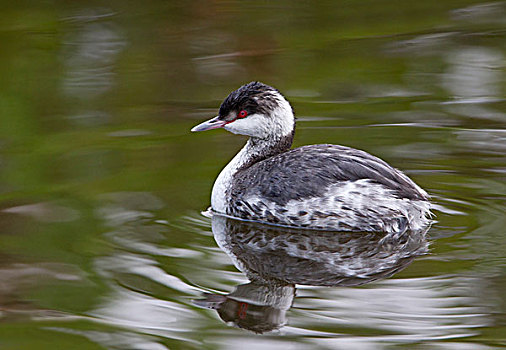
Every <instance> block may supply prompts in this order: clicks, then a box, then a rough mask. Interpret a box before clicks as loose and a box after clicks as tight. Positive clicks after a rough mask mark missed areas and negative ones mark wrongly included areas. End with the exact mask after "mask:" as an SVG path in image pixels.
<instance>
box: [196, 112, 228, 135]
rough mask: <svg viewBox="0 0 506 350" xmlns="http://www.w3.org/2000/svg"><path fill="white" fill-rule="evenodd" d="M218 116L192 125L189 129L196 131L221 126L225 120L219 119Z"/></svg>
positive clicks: (224, 123)
mask: <svg viewBox="0 0 506 350" xmlns="http://www.w3.org/2000/svg"><path fill="white" fill-rule="evenodd" d="M218 118H219V116H217V117H214V118H213V119H209V120H206V121H205V122H203V123H200V124H199V125H197V126H194V127H193V128H192V130H191V131H192V132H196V131H206V130H211V129H218V128H223V127H224V126H225V125H226V124H227V122H226V121H224V120H220V119H218Z"/></svg>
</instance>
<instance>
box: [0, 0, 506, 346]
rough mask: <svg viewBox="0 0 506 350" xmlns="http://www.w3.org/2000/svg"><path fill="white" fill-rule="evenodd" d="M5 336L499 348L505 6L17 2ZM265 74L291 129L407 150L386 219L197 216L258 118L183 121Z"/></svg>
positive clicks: (6, 126) (1, 245)
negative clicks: (404, 231) (411, 216)
mask: <svg viewBox="0 0 506 350" xmlns="http://www.w3.org/2000/svg"><path fill="white" fill-rule="evenodd" d="M0 18H1V21H0V45H1V46H0V47H1V50H0V81H1V84H0V113H1V118H0V349H2V350H3V349H8V350H11V349H13V350H14V349H16V350H18V349H140V350H164V349H236V348H241V349H258V348H264V349H386V348H408V349H480V350H481V349H495V348H499V347H501V346H505V345H506V316H505V310H506V298H505V295H506V293H505V290H506V277H505V271H506V215H505V212H506V157H505V154H506V131H505V130H506V100H505V96H506V79H505V71H506V3H505V2H503V1H497V2H479V1H463V0H451V1H423V2H420V1H403V2H401V1H360V2H358V1H357V2H352V1H336V2H331V1H321V2H302V1H301V2H291V1H281V2H262V1H255V2H250V1H229V2H215V1H197V2H189V3H182V2H163V1H147V2H143V3H142V4H141V3H134V2H119V1H110V2H107V3H105V2H99V1H90V2H51V1H48V2H24V1H21V2H19V1H18V2H8V3H7V2H4V3H3V4H2V11H1V12H0ZM252 80H260V81H263V82H265V83H267V84H270V85H272V86H275V87H276V88H278V89H279V90H280V91H282V92H283V93H284V94H285V96H286V97H287V98H288V99H289V100H290V102H291V103H292V106H293V108H294V110H295V113H296V116H297V118H298V121H297V133H296V136H295V142H294V146H301V145H305V144H315V143H334V144H342V145H346V146H350V147H354V148H358V149H363V150H366V151H368V152H370V153H372V154H374V155H376V156H379V157H380V158H382V159H384V160H386V161H387V162H389V163H390V164H392V165H393V166H395V167H397V168H400V169H402V170H403V171H405V172H406V174H408V175H409V176H410V177H411V178H413V179H414V180H415V182H417V183H418V184H419V185H420V186H421V187H423V188H424V189H426V190H427V192H429V194H430V195H431V197H432V201H433V202H434V204H435V206H436V209H435V210H434V213H435V215H436V218H435V219H436V222H434V223H433V225H432V226H431V227H430V228H429V229H428V231H426V232H425V231H424V232H415V233H412V234H411V235H404V236H389V235H382V234H370V233H338V234H329V233H328V232H310V231H303V230H302V231H296V230H289V229H275V228H273V227H266V226H262V225H256V224H252V223H243V222H235V221H234V220H229V219H226V218H220V217H213V218H212V219H211V218H210V217H209V216H208V215H203V214H202V212H203V211H205V210H206V209H207V207H208V206H209V203H210V190H211V187H212V185H213V182H214V180H215V178H216V176H217V174H218V173H219V171H220V170H221V169H222V168H223V167H224V166H225V164H226V163H227V162H228V161H229V160H230V159H231V158H232V156H233V155H234V154H235V153H236V152H237V151H238V150H239V148H240V147H241V146H242V145H243V144H244V142H245V138H244V137H241V136H236V135H232V134H230V133H227V132H225V131H223V130H214V131H208V132H205V133H198V134H191V133H190V131H189V130H190V129H191V127H192V126H194V125H196V124H198V123H199V122H201V121H203V120H205V119H209V118H210V117H213V116H214V115H216V113H217V110H218V108H219V105H220V103H221V101H222V100H223V98H224V97H226V96H227V95H228V93H229V92H230V91H232V90H234V89H236V88H238V87H239V86H241V85H242V84H244V83H246V82H249V81H252Z"/></svg>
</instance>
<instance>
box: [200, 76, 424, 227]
mask: <svg viewBox="0 0 506 350" xmlns="http://www.w3.org/2000/svg"><path fill="white" fill-rule="evenodd" d="M217 128H224V129H225V130H228V131H230V132H232V133H234V134H241V135H246V136H249V139H248V141H247V142H246V145H245V146H244V147H243V148H242V149H241V150H240V151H239V153H237V155H236V156H235V157H234V158H233V159H232V160H231V161H230V163H228V165H227V166H225V168H224V169H223V170H222V171H221V173H220V174H219V175H218V178H217V179H216V182H215V183H214V186H213V189H212V194H211V207H212V210H213V212H216V213H218V214H224V215H227V216H232V217H236V218H240V219H244V220H251V221H259V222H264V223H269V224H275V225H282V226H291V227H299V228H308V229H321V230H330V231H376V232H403V231H404V230H406V229H412V230H418V229H421V228H423V227H425V226H427V225H428V224H429V223H430V219H429V216H430V215H431V213H430V203H429V196H428V195H427V193H426V192H425V191H424V190H423V189H421V188H420V187H419V186H417V185H416V184H415V183H414V182H413V181H412V180H411V179H410V178H408V177H407V176H406V175H404V174H403V173H402V172H401V171H399V170H397V169H394V168H393V167H391V166H390V165H388V164H387V163H386V162H384V161H383V160H381V159H379V158H377V157H375V156H372V155H370V154H369V153H366V152H364V151H360V150H356V149H353V148H349V147H345V146H337V145H329V144H322V145H309V146H302V147H299V148H295V149H290V147H291V145H292V141H293V137H294V133H295V116H294V113H293V110H292V107H291V106H290V103H289V102H288V101H287V100H286V99H285V98H284V96H283V95H282V94H281V93H280V92H279V91H278V90H277V89H275V88H273V87H271V86H268V85H265V84H263V83H260V82H251V83H249V84H246V85H243V86H241V87H240V88H239V89H237V90H235V91H233V92H231V93H230V95H228V97H227V98H226V99H225V100H224V101H223V103H222V104H221V106H220V110H219V114H218V116H216V117H215V118H213V119H210V120H208V121H205V122H203V123H201V124H199V125H197V126H195V127H194V128H193V129H192V130H191V131H204V130H211V129H217Z"/></svg>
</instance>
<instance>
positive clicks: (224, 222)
mask: <svg viewBox="0 0 506 350" xmlns="http://www.w3.org/2000/svg"><path fill="white" fill-rule="evenodd" d="M212 230H213V234H214V237H215V239H216V242H217V243H218V245H219V246H220V248H221V249H222V250H223V251H224V252H225V253H227V254H228V255H229V256H230V258H231V259H232V261H233V262H234V265H235V266H236V267H237V268H238V269H239V270H241V271H242V272H244V273H245V274H246V275H247V277H248V279H249V280H250V281H251V282H250V283H247V284H243V285H239V286H237V287H236V289H235V290H234V291H233V292H232V293H230V294H228V295H220V294H206V295H205V298H203V299H199V300H195V301H194V304H196V305H198V306H201V307H205V308H209V309H215V310H217V312H218V314H219V315H220V317H221V318H222V319H223V321H225V322H231V323H233V324H234V325H236V326H238V327H240V328H245V329H248V330H251V331H254V332H257V333H263V332H267V331H271V330H275V329H278V328H280V327H282V326H283V325H284V324H286V322H287V320H286V311H288V309H289V308H290V306H291V305H292V302H293V298H294V297H295V285H296V284H300V285H313V286H357V285H361V284H364V283H369V282H372V281H375V280H378V279H381V278H386V277H389V276H392V275H393V274H395V273H396V272H398V271H400V270H402V269H403V268H405V267H406V266H408V265H409V264H410V263H411V262H412V261H413V259H414V258H415V257H417V256H419V255H422V254H425V253H426V252H427V250H428V242H427V240H426V232H427V230H428V229H425V230H424V231H406V232H403V233H402V234H380V233H370V232H364V233H363V232H327V231H310V230H296V229H290V228H280V227H274V226H268V225H261V224H256V223H251V222H244V221H238V220H234V219H230V218H227V217H223V216H219V215H213V217H212Z"/></svg>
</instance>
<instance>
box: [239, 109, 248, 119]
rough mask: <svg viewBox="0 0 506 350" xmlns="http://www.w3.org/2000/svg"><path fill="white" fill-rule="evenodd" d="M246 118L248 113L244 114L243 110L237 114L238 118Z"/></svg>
mask: <svg viewBox="0 0 506 350" xmlns="http://www.w3.org/2000/svg"><path fill="white" fill-rule="evenodd" d="M247 116H248V112H246V111H245V110H244V109H243V110H242V111H240V112H239V115H238V118H246V117H247Z"/></svg>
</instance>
